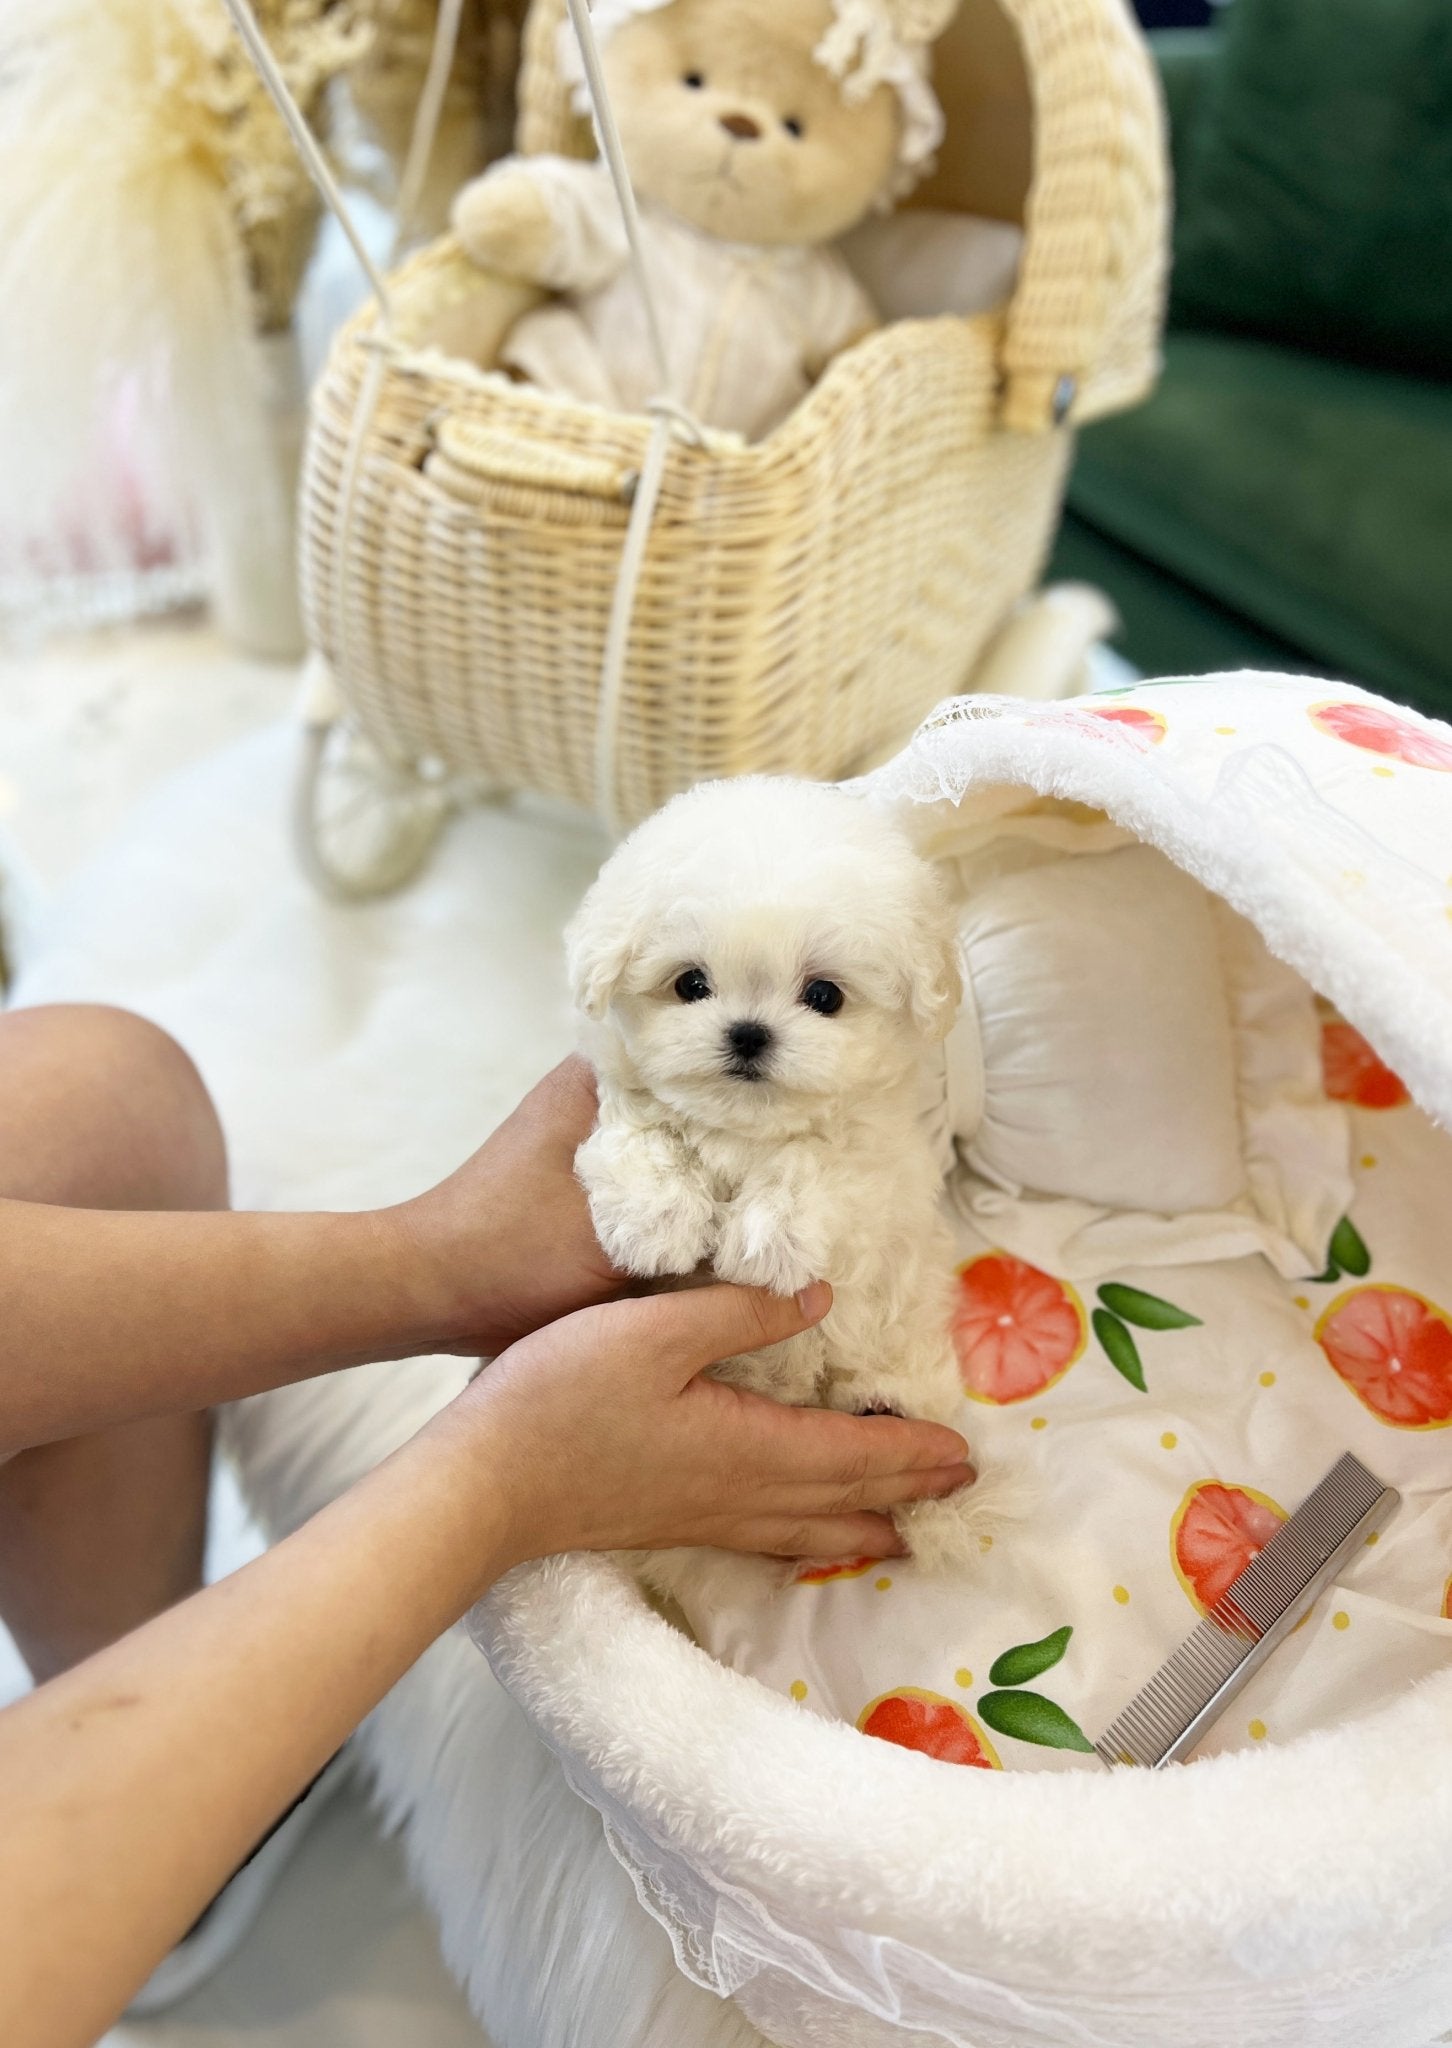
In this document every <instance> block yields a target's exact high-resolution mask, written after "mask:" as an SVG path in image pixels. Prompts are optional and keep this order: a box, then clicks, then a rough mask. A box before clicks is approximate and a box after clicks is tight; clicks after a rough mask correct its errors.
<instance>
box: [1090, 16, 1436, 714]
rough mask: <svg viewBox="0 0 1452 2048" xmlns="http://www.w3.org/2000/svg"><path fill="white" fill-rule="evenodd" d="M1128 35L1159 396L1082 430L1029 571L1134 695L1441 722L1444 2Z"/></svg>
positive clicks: (1237, 19)
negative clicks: (1170, 267) (1081, 611)
mask: <svg viewBox="0 0 1452 2048" xmlns="http://www.w3.org/2000/svg"><path fill="white" fill-rule="evenodd" d="M1359 34H1360V35H1361V36H1362V37H1363V38H1364V40H1363V41H1362V42H1361V43H1360V44H1358V40H1357V38H1358V35H1359ZM1151 40H1152V42H1153V44H1154V46H1155V51H1156V56H1157V59H1158V61H1159V64H1160V69H1161V74H1162V76H1163V80H1164V85H1165V93H1166V99H1167V103H1168V107H1169V114H1170V125H1171V136H1172V150H1173V157H1174V168H1175V182H1176V191H1177V207H1176V225H1175V268H1174V282H1173V286H1172V293H1171V306H1170V320H1169V329H1168V332H1167V335H1166V343H1165V370H1164V377H1163V380H1162V382H1161V384H1160V386H1159V388H1158V390H1157V391H1156V392H1155V394H1154V395H1153V396H1152V397H1151V398H1150V399H1149V400H1148V402H1147V403H1146V404H1144V405H1143V406H1141V407H1139V408H1138V409H1137V410H1135V411H1133V412H1130V413H1126V414H1123V415H1121V416H1119V417H1116V418H1114V419H1111V420H1106V421H1103V422H1101V423H1099V424H1098V425H1095V426H1092V427H1089V428H1086V429H1085V431H1084V432H1083V434H1082V435H1081V437H1080V443H1079V452H1078V456H1077V460H1076V463H1075V468H1074V473H1073V476H1072V479H1071V483H1070V488H1069V496H1068V512H1067V515H1066V518H1065V521H1064V526H1063V530H1062V533H1061V535H1060V538H1059V541H1058V544H1057V547H1056V551H1055V555H1054V559H1053V562H1052V565H1051V571H1050V573H1051V574H1052V575H1055V576H1061V577H1062V576H1074V577H1083V578H1086V579H1088V580H1089V581H1092V582H1095V583H1097V584H1099V585H1100V586H1101V587H1102V588H1103V589H1105V590H1106V591H1107V592H1108V593H1109V595H1110V596H1111V597H1112V598H1113V599H1114V601H1115V603H1116V604H1117V605H1118V607H1119V610H1120V612H1121V615H1122V617H1123V620H1124V627H1125V630H1124V635H1123V639H1122V643H1121V644H1122V646H1123V650H1124V652H1125V653H1126V654H1127V655H1128V656H1129V658H1130V659H1131V660H1132V661H1134V662H1135V663H1136V664H1137V665H1138V666H1139V667H1140V668H1142V669H1143V670H1145V671H1146V672H1148V673H1150V674H1158V675H1174V674H1186V673H1196V672H1199V671H1202V670H1206V669H1215V668H1230V667H1240V666H1247V665H1254V666H1269V667H1275V668H1283V669H1289V670H1296V671H1301V672H1309V673H1317V674H1326V675H1334V676H1338V677H1344V678H1347V679H1349V680H1353V681H1358V682H1363V683H1367V684H1369V685H1371V686H1372V687H1373V688H1375V689H1379V690H1382V691H1384V692H1386V693H1387V694H1388V695H1389V696H1392V697H1395V698H1398V699H1400V700H1402V701H1404V702H1406V703H1409V704H1415V705H1417V706H1419V707H1420V708H1421V709H1423V710H1426V711H1430V712H1434V713H1437V714H1439V715H1441V716H1443V717H1446V716H1449V715H1452V0H1233V6H1232V8H1231V10H1230V15H1229V20H1228V22H1227V24H1226V26H1225V27H1223V28H1217V29H1215V30H1211V31H1175V32H1167V33H1165V34H1162V35H1161V36H1159V37H1156V38H1152V39H1151Z"/></svg>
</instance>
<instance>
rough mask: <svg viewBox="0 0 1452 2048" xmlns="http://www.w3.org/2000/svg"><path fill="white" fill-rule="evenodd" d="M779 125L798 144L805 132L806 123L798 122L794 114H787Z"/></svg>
mask: <svg viewBox="0 0 1452 2048" xmlns="http://www.w3.org/2000/svg"><path fill="white" fill-rule="evenodd" d="M781 125H782V127H783V128H785V130H786V132H787V134H788V135H790V136H791V137H792V138H793V140H794V141H796V142H800V141H801V139H802V137H803V136H804V135H805V134H806V132H807V124H806V122H805V121H799V120H798V119H797V117H796V115H795V114H788V115H787V117H786V119H785V120H784V121H783V122H782V124H781Z"/></svg>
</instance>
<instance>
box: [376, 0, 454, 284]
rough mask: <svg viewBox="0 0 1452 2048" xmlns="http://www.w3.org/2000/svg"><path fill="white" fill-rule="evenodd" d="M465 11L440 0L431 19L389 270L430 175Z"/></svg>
mask: <svg viewBox="0 0 1452 2048" xmlns="http://www.w3.org/2000/svg"><path fill="white" fill-rule="evenodd" d="M463 12H464V0H439V11H438V14H437V15H436V16H435V19H434V34H433V41H432V43H431V44H430V45H429V62H428V69H427V71H425V73H424V82H423V91H422V92H421V93H420V94H419V99H418V105H417V107H415V109H414V115H413V127H412V128H411V129H410V131H409V137H408V154H407V156H405V158H404V160H403V171H402V174H401V176H400V177H399V180H398V206H397V209H396V212H395V218H394V224H393V246H392V248H391V249H390V250H389V252H388V267H389V269H390V270H391V269H392V268H393V266H394V264H395V263H396V262H397V261H398V259H399V257H400V256H401V255H402V253H403V245H404V243H405V242H406V241H407V240H408V236H409V232H410V230H411V229H412V227H413V223H414V216H415V214H416V213H417V212H418V205H419V200H420V199H421V198H422V197H423V188H424V179H425V178H426V177H427V176H428V174H429V162H430V159H431V158H432V156H433V153H434V143H435V141H436V140H437V138H438V132H439V122H440V121H441V120H442V118H443V112H444V95H445V94H446V93H447V91H448V89H449V74H450V72H451V71H452V70H453V68H454V52H455V50H456V49H457V48H458V44H459V22H460V19H461V17H462V15H463Z"/></svg>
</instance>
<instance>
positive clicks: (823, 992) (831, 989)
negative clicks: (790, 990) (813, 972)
mask: <svg viewBox="0 0 1452 2048" xmlns="http://www.w3.org/2000/svg"><path fill="white" fill-rule="evenodd" d="M845 1000H846V998H845V997H844V996H843V994H842V991H841V989H840V988H838V986H837V984H836V982H835V981H809V982H808V983H807V985H806V987H805V988H804V989H803V990H802V1001H803V1002H804V1003H805V1004H806V1006H807V1008H808V1009H809V1010H815V1011H816V1013H817V1015H818V1016H819V1017H835V1016H836V1014H837V1012H838V1011H839V1010H840V1009H841V1007H842V1005H843V1003H844V1001H845Z"/></svg>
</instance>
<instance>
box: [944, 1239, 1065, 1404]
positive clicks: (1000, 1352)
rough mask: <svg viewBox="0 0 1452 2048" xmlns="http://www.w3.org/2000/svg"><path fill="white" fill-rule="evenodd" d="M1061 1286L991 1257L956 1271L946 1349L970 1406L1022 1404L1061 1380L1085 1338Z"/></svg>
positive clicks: (1007, 1259) (1004, 1257)
mask: <svg viewBox="0 0 1452 2048" xmlns="http://www.w3.org/2000/svg"><path fill="white" fill-rule="evenodd" d="M1087 1327H1088V1326H1087V1324H1086V1322H1085V1318H1084V1304H1083V1303H1082V1302H1081V1301H1080V1299H1079V1297H1078V1295H1077V1294H1076V1293H1075V1291H1074V1289H1073V1288H1072V1287H1070V1286H1069V1285H1068V1283H1067V1281H1063V1280H1056V1279H1055V1278H1054V1277H1053V1275H1052V1274H1050V1273H1043V1272H1041V1271H1040V1270H1039V1268H1038V1267H1037V1266H1030V1265H1029V1264H1028V1263H1027V1261H1025V1260H1023V1259H1016V1258H1013V1257H1011V1256H1010V1255H1009V1254H1008V1253H1006V1252H990V1253H988V1254H987V1256H986V1257H983V1258H979V1259H971V1260H969V1261H968V1262H967V1263H966V1264H964V1265H962V1266H960V1267H959V1269H958V1292H957V1297H956V1300H955V1302H954V1307H953V1344H954V1348H955V1350H956V1351H957V1354H958V1365H959V1368H960V1370H961V1371H962V1374H963V1386H964V1390H965V1392H966V1393H967V1394H968V1396H969V1398H970V1400H974V1401H985V1402H994V1403H997V1404H1000V1405H1002V1404H1005V1403H1008V1402H1013V1401H1028V1400H1031V1399H1032V1398H1033V1397H1034V1396H1035V1395H1036V1394H1042V1393H1044V1392H1045V1391H1046V1390H1047V1389H1048V1388H1049V1387H1051V1386H1053V1385H1054V1384H1055V1382H1056V1381H1058V1380H1061V1379H1062V1378H1063V1376H1064V1374H1065V1373H1066V1372H1067V1371H1068V1370H1069V1367H1070V1366H1071V1365H1073V1364H1074V1362H1075V1360H1076V1359H1077V1358H1079V1356H1080V1355H1081V1353H1082V1352H1083V1349H1084V1344H1085V1339H1086V1336H1087Z"/></svg>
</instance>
